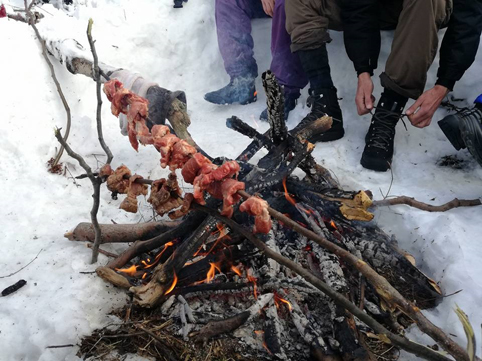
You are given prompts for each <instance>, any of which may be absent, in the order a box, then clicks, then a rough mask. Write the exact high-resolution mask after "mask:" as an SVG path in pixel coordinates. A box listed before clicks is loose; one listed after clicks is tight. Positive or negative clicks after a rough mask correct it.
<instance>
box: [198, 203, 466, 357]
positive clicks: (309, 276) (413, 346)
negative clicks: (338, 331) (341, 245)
mask: <svg viewBox="0 0 482 361" xmlns="http://www.w3.org/2000/svg"><path fill="white" fill-rule="evenodd" d="M194 207H195V209H199V210H202V211H203V212H206V213H207V214H209V215H211V216H213V217H215V218H217V219H219V220H220V221H222V222H223V223H225V224H226V225H227V226H229V227H230V228H231V229H232V230H234V231H236V232H239V233H241V234H242V235H243V236H244V237H246V238H247V239H248V240H249V241H250V242H251V243H253V244H254V245H255V246H256V247H257V248H258V249H259V250H261V251H262V252H263V253H264V254H265V255H266V256H267V257H269V258H271V259H273V260H275V261H276V262H278V263H279V264H281V265H283V266H285V267H287V268H289V269H291V270H292V271H294V272H295V273H297V274H299V275H300V276H301V277H303V278H304V279H305V280H306V281H307V282H309V283H311V284H312V285H313V286H315V287H316V288H318V289H319V290H320V291H321V292H323V293H324V294H326V295H327V296H328V297H330V298H331V299H332V300H333V301H334V302H335V303H336V304H338V305H340V306H342V307H344V308H345V309H346V310H347V311H348V312H350V313H352V314H353V315H354V316H356V317H358V318H359V319H360V320H361V321H363V322H364V323H365V324H367V325H368V326H369V327H371V328H372V329H373V330H374V331H375V332H377V333H378V334H380V335H385V336H386V337H387V338H388V339H389V340H390V341H391V342H392V343H393V344H394V345H396V346H398V347H400V348H402V349H404V350H406V351H407V352H410V353H412V354H414V355H417V356H418V357H422V358H424V359H426V360H437V361H439V360H440V361H449V360H450V359H449V358H447V357H445V356H443V355H442V354H440V353H438V352H436V351H434V350H432V349H430V348H428V347H425V346H423V345H420V344H418V343H415V342H412V341H410V340H408V339H406V338H405V337H402V336H399V335H396V334H394V333H392V332H390V331H389V330H387V329H386V328H385V327H384V326H383V325H381V324H380V323H378V322H377V321H376V320H374V319H373V318H372V317H370V316H369V315H368V314H366V313H365V312H363V311H361V310H360V309H359V308H358V307H357V306H356V305H354V304H353V303H352V302H351V301H349V300H348V299H347V298H345V297H344V296H342V295H341V294H339V293H337V292H335V291H334V290H333V289H332V288H330V287H329V286H328V285H327V284H326V283H324V282H323V281H322V280H320V279H319V278H318V277H316V276H315V275H314V274H313V273H311V272H310V271H308V270H306V269H304V268H302V267H301V266H300V265H298V264H297V263H295V262H293V261H291V260H290V259H288V258H286V257H284V256H282V255H281V254H279V253H277V252H275V251H273V250H272V249H271V248H269V247H268V246H266V244H265V243H263V242H262V241H260V240H259V239H258V238H257V237H256V236H254V235H253V234H252V233H251V231H249V230H247V229H246V228H244V227H242V226H241V225H239V224H238V223H236V222H235V221H233V220H232V219H229V218H226V217H223V216H221V215H219V213H218V212H217V211H215V210H212V209H210V208H207V207H204V206H200V205H198V204H195V205H194ZM270 213H271V212H270ZM283 222H284V221H283ZM361 262H362V261H361ZM444 346H446V344H445V345H444ZM457 346H458V345H457ZM464 354H465V355H464ZM458 355H459V356H461V357H460V358H456V359H457V360H467V361H468V355H467V354H466V353H465V352H464V351H463V350H462V352H461V353H459V354H458ZM464 356H466V357H467V358H466V359H465V358H463V357H464Z"/></svg>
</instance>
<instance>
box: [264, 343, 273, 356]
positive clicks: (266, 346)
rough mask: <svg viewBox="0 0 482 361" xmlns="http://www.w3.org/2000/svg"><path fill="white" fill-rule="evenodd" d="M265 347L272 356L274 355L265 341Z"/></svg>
mask: <svg viewBox="0 0 482 361" xmlns="http://www.w3.org/2000/svg"><path fill="white" fill-rule="evenodd" d="M263 347H264V348H265V349H266V351H268V353H269V354H270V355H272V354H273V353H272V352H271V350H270V349H269V348H268V345H267V344H266V341H263Z"/></svg>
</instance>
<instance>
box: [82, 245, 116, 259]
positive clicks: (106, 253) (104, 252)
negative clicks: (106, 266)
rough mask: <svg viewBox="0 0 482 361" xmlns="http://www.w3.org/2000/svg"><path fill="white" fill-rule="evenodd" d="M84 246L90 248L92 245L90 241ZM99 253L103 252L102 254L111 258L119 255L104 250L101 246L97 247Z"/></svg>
mask: <svg viewBox="0 0 482 361" xmlns="http://www.w3.org/2000/svg"><path fill="white" fill-rule="evenodd" d="M85 246H86V247H87V248H90V249H92V248H93V247H94V246H93V245H92V244H91V243H86V244H85ZM99 253H101V254H103V255H105V256H107V257H112V258H117V257H119V255H118V254H115V253H111V252H107V251H104V250H103V249H102V248H99Z"/></svg>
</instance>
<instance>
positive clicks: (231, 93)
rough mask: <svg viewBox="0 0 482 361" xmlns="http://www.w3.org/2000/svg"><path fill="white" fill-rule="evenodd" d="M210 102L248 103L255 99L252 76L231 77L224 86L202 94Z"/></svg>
mask: <svg viewBox="0 0 482 361" xmlns="http://www.w3.org/2000/svg"><path fill="white" fill-rule="evenodd" d="M204 99H206V100H207V101H208V102H210V103H214V104H242V105H245V104H249V103H253V102H255V101H256V99H257V93H256V88H255V86H254V79H253V78H233V79H231V81H230V82H229V84H228V85H226V86H225V87H224V88H221V89H219V90H216V91H213V92H209V93H206V95H204Z"/></svg>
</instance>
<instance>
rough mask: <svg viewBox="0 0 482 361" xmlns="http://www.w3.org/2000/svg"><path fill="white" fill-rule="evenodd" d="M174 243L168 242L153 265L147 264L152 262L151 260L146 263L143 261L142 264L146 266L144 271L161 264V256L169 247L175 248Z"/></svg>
mask: <svg viewBox="0 0 482 361" xmlns="http://www.w3.org/2000/svg"><path fill="white" fill-rule="evenodd" d="M173 245H174V243H173V242H167V243H166V244H165V245H164V248H163V249H162V251H161V252H159V254H158V255H157V256H156V258H155V259H154V261H153V262H152V263H147V262H150V261H151V260H150V258H148V259H147V262H146V261H141V263H142V264H143V265H144V269H147V268H151V267H153V266H155V265H156V264H157V262H159V260H160V259H161V256H162V254H163V253H164V252H165V251H166V249H167V248H168V247H171V246H173Z"/></svg>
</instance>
